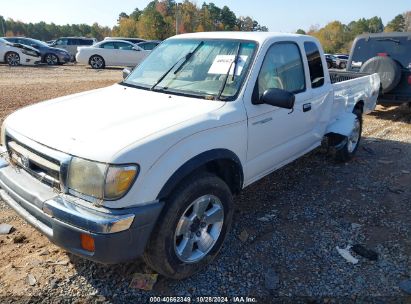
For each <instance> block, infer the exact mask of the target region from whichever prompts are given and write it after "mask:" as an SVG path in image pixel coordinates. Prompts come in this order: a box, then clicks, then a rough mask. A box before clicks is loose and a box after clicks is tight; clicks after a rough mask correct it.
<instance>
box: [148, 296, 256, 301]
mask: <svg viewBox="0 0 411 304" xmlns="http://www.w3.org/2000/svg"><path fill="white" fill-rule="evenodd" d="M150 303H258V301H257V299H256V298H253V297H241V296H239V297H150Z"/></svg>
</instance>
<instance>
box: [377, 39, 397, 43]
mask: <svg viewBox="0 0 411 304" xmlns="http://www.w3.org/2000/svg"><path fill="white" fill-rule="evenodd" d="M376 40H377V41H392V42H395V43H398V44H400V43H401V41H399V40H397V39H394V38H380V39H376Z"/></svg>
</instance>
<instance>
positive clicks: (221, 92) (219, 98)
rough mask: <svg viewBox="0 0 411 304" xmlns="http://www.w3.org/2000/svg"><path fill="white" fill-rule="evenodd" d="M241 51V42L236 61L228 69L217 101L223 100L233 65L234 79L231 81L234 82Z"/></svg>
mask: <svg viewBox="0 0 411 304" xmlns="http://www.w3.org/2000/svg"><path fill="white" fill-rule="evenodd" d="M240 50H241V42H239V43H238V46H237V52H236V55H235V57H234V60H233V61H232V62H231V63H230V67H229V68H228V72H227V74H226V75H225V78H224V81H223V85H222V86H221V88H220V90H219V91H218V95H217V97H216V100H221V95H223V92H224V89H225V87H226V85H227V80H228V77H229V76H230V71H231V67H232V66H233V64H234V71H233V78H232V79H231V81H234V77H235V72H236V70H237V63H238V58H239V57H240Z"/></svg>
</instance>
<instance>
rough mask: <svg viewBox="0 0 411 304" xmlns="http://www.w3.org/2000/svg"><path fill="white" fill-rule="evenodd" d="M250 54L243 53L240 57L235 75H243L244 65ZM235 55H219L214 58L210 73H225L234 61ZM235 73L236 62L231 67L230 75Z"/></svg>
mask: <svg viewBox="0 0 411 304" xmlns="http://www.w3.org/2000/svg"><path fill="white" fill-rule="evenodd" d="M247 58H248V56H245V55H242V56H240V57H239V58H238V62H237V70H236V73H235V75H236V76H239V75H241V72H242V71H243V68H244V65H245V63H246V61H247ZM234 59H235V55H217V56H216V57H215V59H214V62H213V64H212V65H211V67H210V69H209V70H208V74H219V75H221V74H222V75H225V74H227V72H228V69H229V68H230V65H231V63H232V62H233V61H234ZM233 73H234V64H233V65H232V67H231V70H230V75H233Z"/></svg>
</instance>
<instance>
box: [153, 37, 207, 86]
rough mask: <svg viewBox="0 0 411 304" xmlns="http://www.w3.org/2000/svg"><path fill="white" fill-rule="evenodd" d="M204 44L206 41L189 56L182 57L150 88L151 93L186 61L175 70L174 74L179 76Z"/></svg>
mask: <svg viewBox="0 0 411 304" xmlns="http://www.w3.org/2000/svg"><path fill="white" fill-rule="evenodd" d="M203 44H204V41H201V42H200V43H199V44H198V45H197V46H196V48H195V49H194V50H193V51H191V52H189V53H188V54H187V55H185V56H183V57H181V58H180V59H179V60H177V62H176V63H174V64H173V66H172V67H171V68H169V69H168V70H167V71H166V72H165V73H164V74H163V75H161V77H160V78H159V79H158V80H157V81H156V82H155V83H154V85H153V86H152V87H151V88H150V90H151V91H153V90H154V88H155V87H156V86H157V85H158V84H159V83H160V82H162V81H163V80H164V78H166V76H167V75H168V74H170V72H171V71H172V70H173V69H174V68H175V67H176V66H177V64H178V63H179V62H180V61H181V60H182V59H185V60H184V61H183V62H182V63H181V65H180V66H179V67H178V68H177V69H176V70H175V72H174V74H177V73H178V72H179V71H180V70H181V69H182V68H183V66H184V65H185V64H186V63H187V62H188V61H189V60H190V58H191V57H192V56H193V55H194V54H195V53H196V52H197V51H198V50H199V48H200V47H202V45H203Z"/></svg>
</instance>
